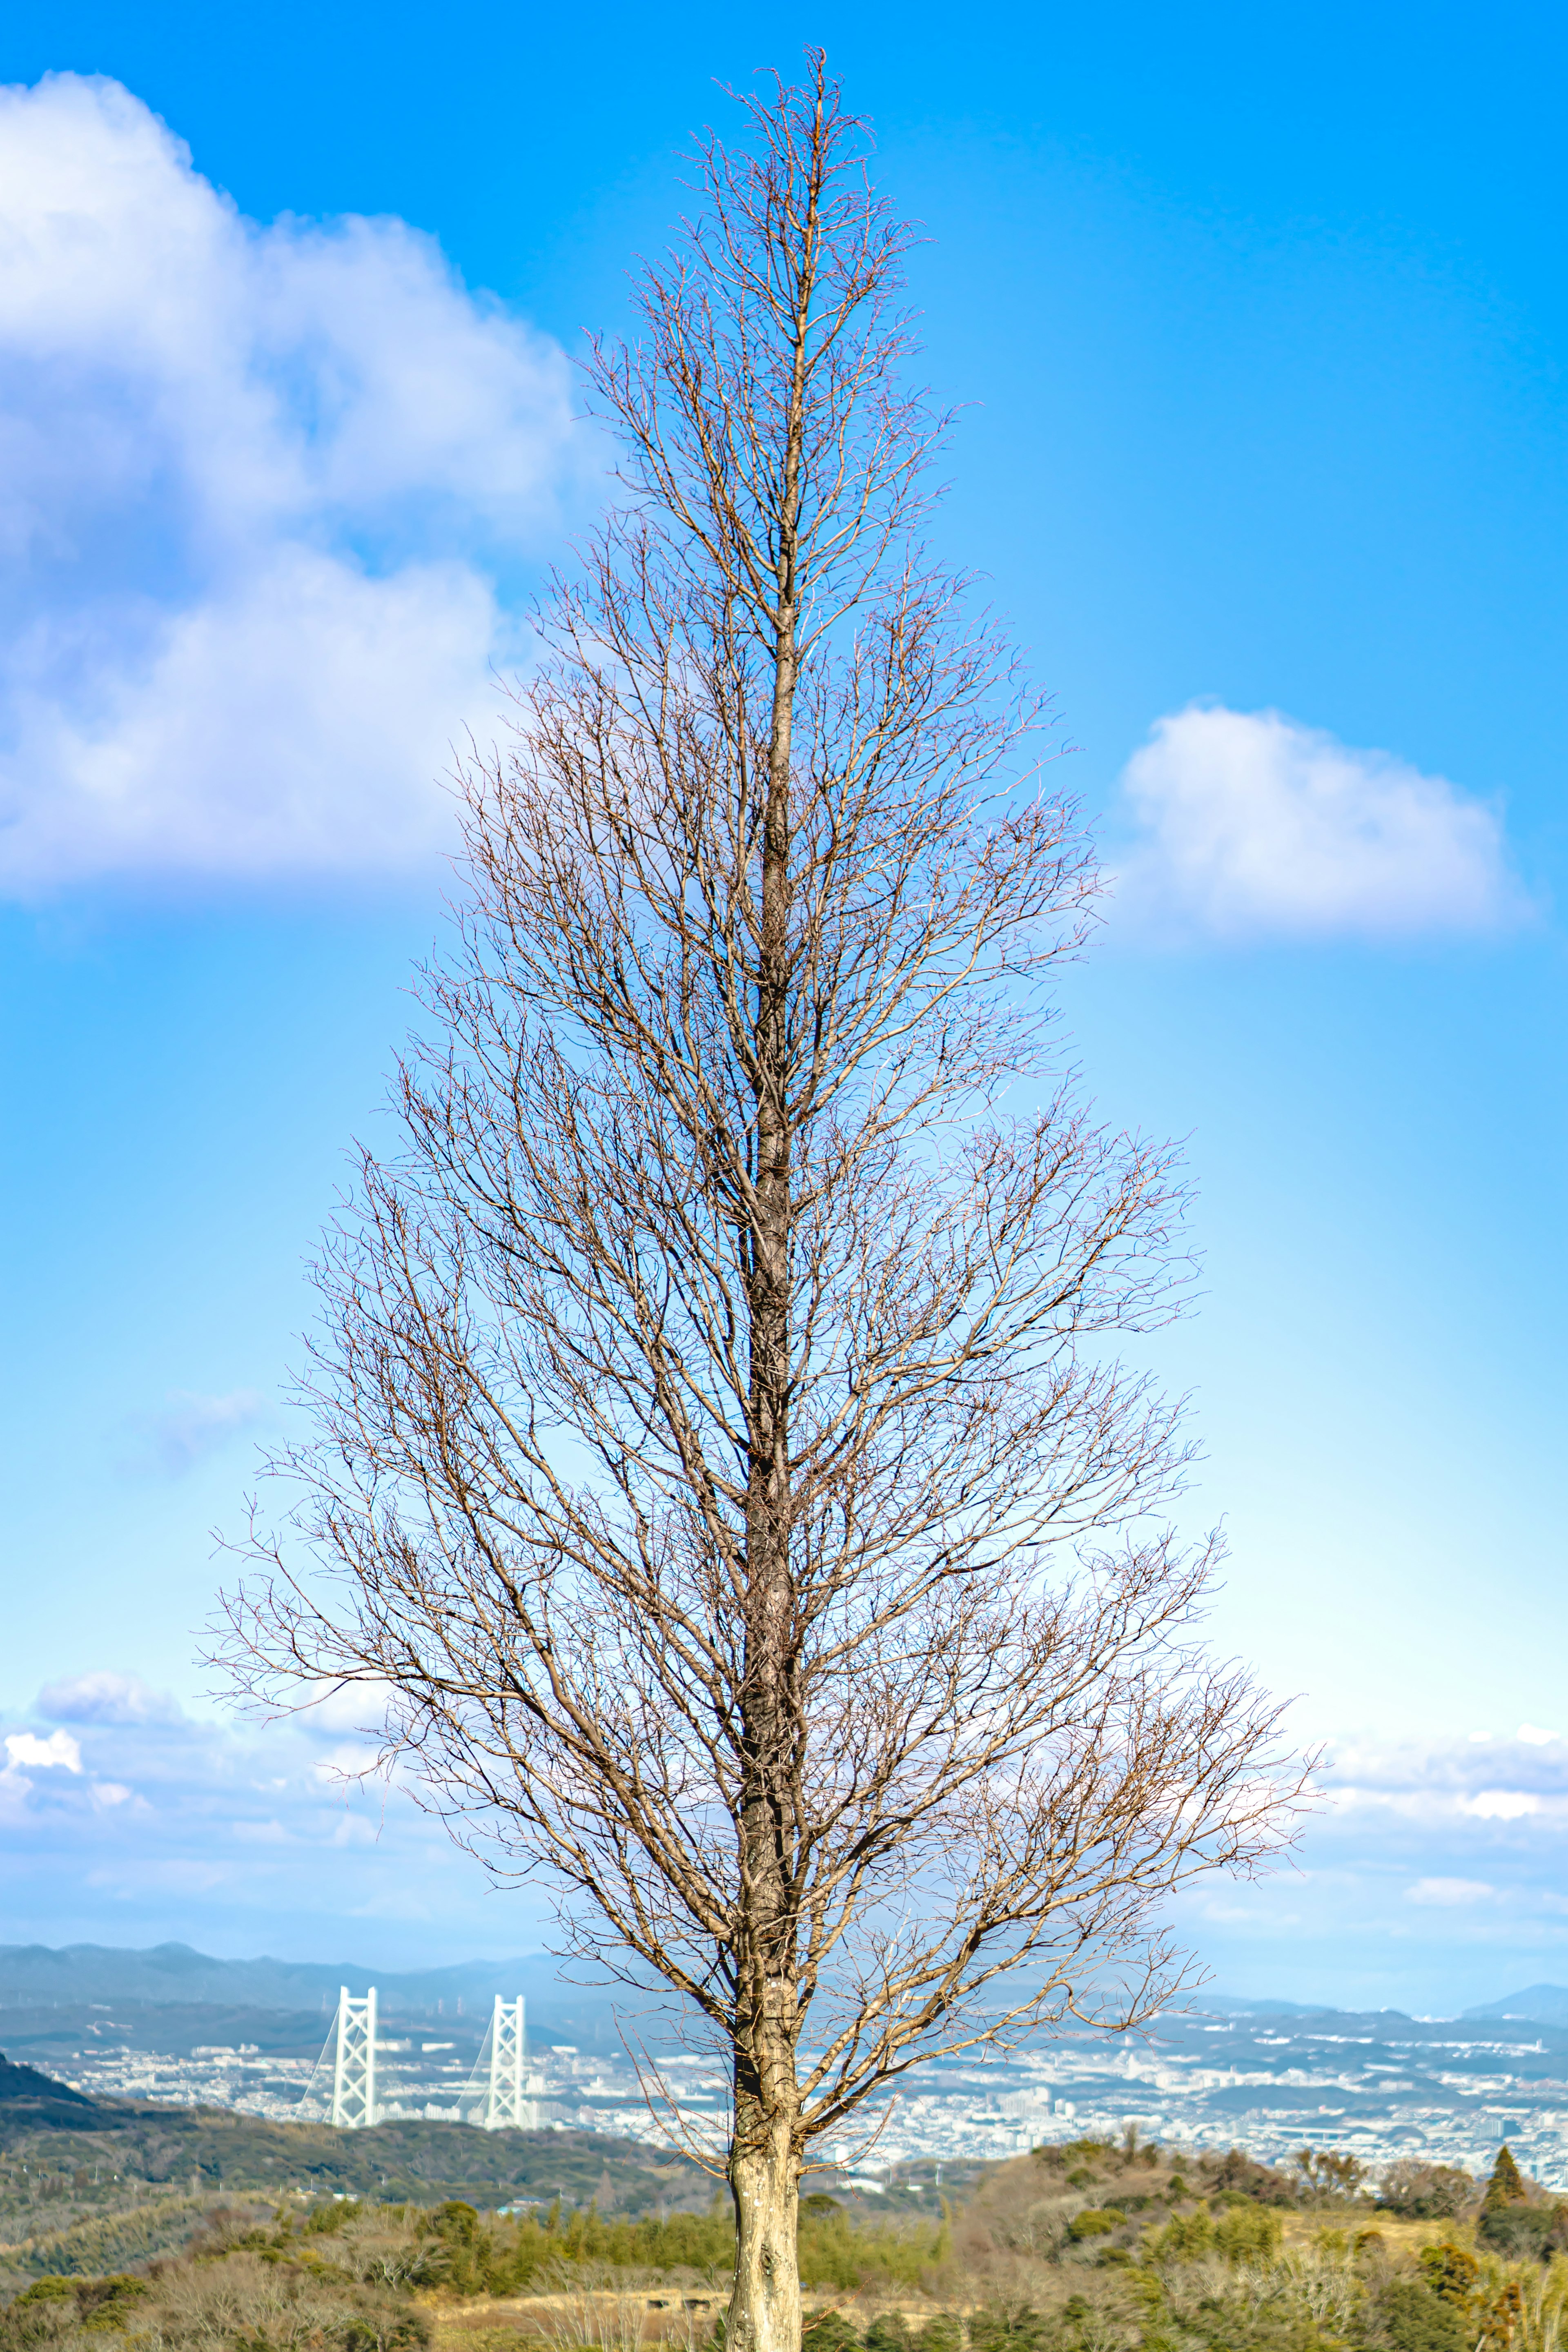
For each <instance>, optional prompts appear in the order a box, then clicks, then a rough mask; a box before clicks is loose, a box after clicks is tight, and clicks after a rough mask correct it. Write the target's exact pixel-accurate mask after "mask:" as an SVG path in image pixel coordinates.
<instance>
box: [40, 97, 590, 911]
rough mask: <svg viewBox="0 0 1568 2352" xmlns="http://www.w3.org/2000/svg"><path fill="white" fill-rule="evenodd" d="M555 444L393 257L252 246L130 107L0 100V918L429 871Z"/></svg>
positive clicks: (553, 382)
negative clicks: (1, 484) (332, 877)
mask: <svg viewBox="0 0 1568 2352" xmlns="http://www.w3.org/2000/svg"><path fill="white" fill-rule="evenodd" d="M570 432H571V425H570V415H569V401H568V397H567V377H566V370H565V364H564V361H563V355H562V353H561V352H560V351H559V350H558V349H557V348H556V347H555V346H554V345H553V344H552V343H550V342H549V341H546V340H545V339H543V338H541V337H538V336H534V335H531V334H530V333H529V332H528V331H526V330H525V329H524V328H523V327H521V325H520V324H519V323H518V322H517V321H516V320H512V319H510V318H509V317H508V316H507V315H506V314H505V313H504V312H503V311H502V310H500V307H499V306H498V305H496V304H494V303H492V302H489V301H487V300H485V299H480V298H476V297H474V296H471V295H470V294H468V292H467V290H466V289H464V288H463V287H462V286H461V285H460V284H459V283H458V281H457V280H456V278H454V276H453V274H452V272H451V271H450V269H449V268H447V264H446V262H445V261H444V259H443V257H442V256H441V254H440V252H439V250H438V248H437V247H436V245H435V244H434V243H433V242H432V241H431V240H430V239H429V238H427V237H426V236H421V235H420V234H418V233H417V232H416V231H415V230H413V229H411V228H409V227H408V226H406V225H405V223H403V222H401V221H397V220H376V221H366V220H352V219H351V220H346V221H342V222H337V223H333V224H331V225H329V226H317V225H313V224H310V223H308V222H300V221H296V220H291V219H287V218H286V219H283V220H280V221H279V222H278V223H276V224H275V225H273V226H270V227H258V226H256V225H254V224H253V223H250V222H247V221H246V220H245V219H243V218H242V217H241V215H239V214H238V212H237V210H236V209H235V207H234V205H232V204H231V203H230V202H229V200H228V199H227V198H226V197H225V196H223V195H222V194H219V193H218V192H217V191H216V190H215V189H214V188H213V187H212V186H211V185H210V184H208V183H207V182H206V181H205V180H204V179H202V178H201V177H200V176H199V175H198V174H197V173H196V172H195V170H194V169H193V168H192V165H191V161H190V157H189V155H188V152H187V151H186V150H185V149H184V146H183V145H182V144H181V143H180V142H179V141H178V140H176V139H175V138H174V137H173V136H172V134H171V133H170V132H169V131H167V130H166V129H165V128H164V126H163V124H162V123H160V122H159V121H157V120H156V118H155V117H154V116H153V115H152V114H151V113H150V112H149V111H148V110H147V109H146V108H145V107H144V106H143V105H142V104H141V102H140V101H139V100H137V99H135V98H134V97H132V95H131V94H130V92H128V91H127V90H125V89H121V87H120V86H119V85H118V84H117V83H114V82H109V81H98V80H86V79H80V78H79V77H77V76H74V75H69V74H62V75H52V76H50V77H48V78H47V79H45V80H44V81H43V82H41V83H40V84H39V85H38V86H37V89H31V90H26V89H7V90H0V465H4V467H5V475H6V478H7V480H8V481H9V482H10V483H11V484H12V485H13V486H22V487H21V490H20V495H16V494H15V488H14V495H13V498H12V500H11V503H10V505H9V507H8V509H7V510H6V511H5V515H4V516H3V517H0V555H3V556H4V559H5V567H4V568H5V573H6V574H7V575H8V577H9V579H10V580H11V582H12V583H13V585H12V587H11V588H10V589H8V590H5V591H0V637H4V639H5V650H4V652H0V888H3V889H5V890H6V891H8V892H9V893H10V894H12V895H23V896H26V895H30V894H37V893H38V892H40V891H43V890H47V889H48V888H49V887H54V886H58V884H60V883H62V882H69V881H72V880H79V879H82V878H88V877H97V876H110V875H135V874H150V873H159V874H170V873H187V874H200V875H215V876H234V877H253V876H261V875H268V874H280V873H315V874H321V873H332V872H341V871H364V870H371V871H375V870H381V871H385V870H392V869H396V868H400V867H406V866H409V865H410V864H412V863H413V862H415V861H416V860H419V859H423V858H427V857H428V856H429V855H430V854H431V851H432V849H433V847H434V846H435V845H437V844H439V843H440V842H442V841H443V840H444V839H445V838H446V837H447V824H448V811H447V803H446V800H445V798H444V795H443V793H442V792H441V791H440V789H439V785H438V782H437V778H438V776H439V774H440V772H441V771H442V770H443V769H444V768H445V767H446V766H447V758H448V753H447V747H448V745H449V743H450V742H451V740H452V739H453V738H454V737H455V736H457V735H458V734H459V733H460V731H461V730H462V728H463V725H464V723H465V722H466V721H468V720H478V721H479V723H480V724H482V723H483V722H484V719H485V718H486V716H487V713H488V711H489V708H490V707H491V697H492V688H491V682H490V666H491V664H492V662H493V661H494V660H495V659H497V658H504V657H505V656H506V655H507V653H508V651H509V648H510V643H511V639H510V632H509V628H508V625H507V624H506V622H505V620H504V617H503V615H502V614H501V611H500V605H499V604H498V601H497V596H496V593H495V590H494V588H493V585H492V583H491V580H490V577H489V570H490V569H493V568H494V567H495V566H496V565H497V564H500V563H507V562H514V561H515V560H516V558H517V555H518V553H519V551H520V550H521V549H524V548H526V547H527V546H528V545H530V544H531V543H536V542H537V540H538V537H539V534H540V531H541V530H542V528H545V527H547V526H549V525H550V524H551V523H552V517H553V499H554V495H555V491H556V489H557V488H558V486H559V485H560V483H561V481H562V479H563V474H564V470H565V466H566V460H567V447H568V440H569V436H570ZM7 603H8V604H9V605H10V609H9V611H7V610H6V609H5V606H6V604H7Z"/></svg>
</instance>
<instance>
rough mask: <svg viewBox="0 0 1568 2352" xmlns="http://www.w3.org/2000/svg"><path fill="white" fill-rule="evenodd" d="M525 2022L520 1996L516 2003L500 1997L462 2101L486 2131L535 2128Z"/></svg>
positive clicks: (491, 2016)
mask: <svg viewBox="0 0 1568 2352" xmlns="http://www.w3.org/2000/svg"><path fill="white" fill-rule="evenodd" d="M523 2018H524V2009H523V2000H522V1996H521V1993H520V1994H519V1995H518V1998H517V1999H516V2000H502V1998H501V1996H500V1993H499V1992H498V1993H497V1995H496V1997H495V2006H494V2007H493V2009H492V2010H491V2011H490V2021H489V2029H488V2031H487V2032H486V2034H485V2039H484V2046H483V2048H482V2049H481V2050H480V2052H479V2063H478V2064H477V2065H476V2066H475V2068H474V2071H473V2073H472V2074H470V2075H469V2077H468V2090H467V2092H466V2094H465V2095H464V2100H463V2105H464V2109H465V2110H466V2112H467V2113H468V2115H469V2116H471V2117H472V2119H473V2121H474V2122H475V2123H477V2124H479V2126H480V2127H481V2128H482V2129H483V2130H485V2131H529V2130H531V2129H532V2127H533V2121H534V2115H533V2102H532V2100H531V2099H530V2098H529V2097H527V2096H526V2092H527V2088H528V2084H527V2081H526V2078H525V2076H524V2074H523V2064H524V2060H525V2056H526V2052H527V2035H526V2033H525V2032H524V2025H523Z"/></svg>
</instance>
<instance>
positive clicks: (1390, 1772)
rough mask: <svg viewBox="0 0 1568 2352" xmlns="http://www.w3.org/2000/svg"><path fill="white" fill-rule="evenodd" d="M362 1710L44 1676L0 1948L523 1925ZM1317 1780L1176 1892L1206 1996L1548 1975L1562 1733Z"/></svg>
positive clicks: (1555, 1917) (3, 1735) (1392, 1761)
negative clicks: (1234, 1872) (397, 1779)
mask: <svg viewBox="0 0 1568 2352" xmlns="http://www.w3.org/2000/svg"><path fill="white" fill-rule="evenodd" d="M362 1713H363V1698H361V1699H359V1700H357V1701H356V1699H355V1698H354V1696H353V1694H344V1695H342V1696H341V1697H339V1698H338V1699H336V1700H333V1701H331V1703H329V1704H327V1705H325V1706H321V1707H320V1708H318V1709H316V1710H314V1711H312V1712H311V1713H310V1714H308V1715H304V1716H300V1717H292V1718H290V1719H289V1720H287V1721H285V1722H282V1723H279V1724H274V1725H271V1726H267V1727H255V1726H249V1725H241V1724H237V1723H235V1722H233V1721H231V1720H228V1719H226V1718H222V1717H195V1716H193V1715H191V1714H189V1713H187V1712H186V1711H185V1710H184V1709H183V1708H182V1707H180V1706H178V1705H177V1704H176V1703H175V1702H174V1700H173V1699H172V1698H171V1697H169V1696H167V1695H166V1694H164V1693H161V1692H158V1691H155V1690H153V1689H151V1688H149V1686H148V1685H145V1684H144V1683H142V1681H141V1680H140V1679H139V1678H138V1677H137V1676H135V1675H131V1674H127V1673H124V1672H121V1671H119V1670H115V1669H109V1668H101V1667H100V1668H92V1669H89V1670H84V1671H80V1672H78V1673H74V1674H69V1675H62V1676H60V1677H59V1678H58V1679H57V1680H56V1681H54V1682H52V1683H50V1684H49V1685H47V1687H46V1688H45V1689H44V1690H43V1691H41V1692H40V1693H39V1694H38V1697H37V1701H36V1703H35V1706H33V1708H32V1709H31V1710H30V1711H29V1713H28V1715H27V1717H26V1719H23V1720H19V1721H14V1722H12V1723H10V1724H7V1725H5V1727H3V1728H0V1753H3V1755H4V1758H5V1769H3V1770H0V1863H3V1865H4V1867H5V1873H6V1879H7V1885H8V1887H9V1888H10V1890H11V1898H12V1899H11V1905H10V1913H11V1918H12V1923H13V1924H12V1926H11V1927H10V1928H9V1929H8V1931H7V1932H8V1934H9V1936H10V1937H11V1939H12V1940H13V1941H32V1940H37V1941H38V1942H42V1943H47V1944H50V1945H56V1946H58V1945H60V1944H65V1943H70V1942H77V1941H82V1942H96V1943H105V1944H149V1945H151V1944H155V1943H161V1942H165V1941H168V1940H179V1941H183V1942H186V1943H190V1944H193V1945H195V1947H197V1948H199V1949H204V1950H223V1951H228V1952H240V1951H246V1950H251V1951H260V1950H264V1949H266V1950H274V1951H278V1950H279V1948H281V1956H282V1957H284V1958H321V1957H322V1956H323V1955H324V1954H326V1953H327V1952H329V1951H331V1950H335V1949H337V1948H339V1947H340V1946H345V1939H347V1940H348V1941H352V1942H353V1943H354V1944H355V1946H356V1948H363V1951H362V1957H364V1958H374V1959H375V1960H376V1961H377V1963H378V1964H379V1965H381V1966H385V1967H391V1966H402V1965H409V1966H429V1965H436V1964H437V1963H440V1962H444V1961H447V1960H450V1959H453V1958H463V1957H467V1956H468V1954H469V1953H470V1952H483V1951H496V1952H500V1950H502V1949H503V1948H504V1949H505V1950H507V1951H512V1950H521V1949H524V1948H531V1946H532V1944H533V1943H537V1942H538V1941H539V1940H540V1939H541V1937H544V1938H546V1939H547V1938H548V1936H549V1933H550V1928H549V1918H550V1912H549V1907H548V1904H547V1902H546V1901H545V1899H544V1898H543V1896H542V1894H539V1893H530V1892H528V1891H527V1890H517V1891H513V1892H508V1891H501V1892H499V1893H498V1892H496V1891H494V1890H493V1889H491V1888H490V1887H489V1885H488V1882H487V1881H486V1879H485V1876H484V1874H483V1873H482V1871H481V1870H480V1869H479V1865H478V1864H476V1863H474V1862H473V1861H472V1860H470V1859H469V1858H468V1857H467V1856H465V1855H463V1854H462V1853H458V1850H457V1849H456V1848H455V1847H454V1846H453V1845H452V1843H451V1842H450V1840H449V1839H448V1838H447V1834H446V1832H444V1830H443V1829H442V1828H441V1826H440V1824H439V1823H438V1822H436V1821H434V1820H432V1819H431V1817H430V1816H429V1815H427V1814H426V1813H423V1812H421V1811H419V1810H418V1808H417V1807H416V1805H415V1804H414V1803H413V1801H411V1799H410V1798H409V1797H408V1796H407V1795H406V1794H405V1792H403V1791H402V1790H398V1789H397V1788H395V1787H392V1788H387V1787H386V1786H384V1784H382V1783H378V1782H354V1781H350V1782H348V1783H347V1784H345V1783H344V1781H343V1780H342V1778H341V1775H342V1774H343V1773H345V1772H348V1773H352V1772H353V1771H354V1770H356V1769H359V1768H360V1767H361V1766H362V1765H363V1763H364V1762H366V1761H367V1760H368V1757H369V1752H370V1751H369V1749H368V1748H367V1746H366V1743H365V1740H364V1739H363V1737H362V1736H361V1735H360V1733H359V1732H358V1731H357V1729H356V1725H357V1724H358V1721H359V1718H360V1715H361V1714H362ZM1323 1790H1324V1796H1325V1803H1324V1805H1323V1808H1322V1810H1321V1812H1320V1813H1319V1814H1318V1815H1317V1816H1315V1817H1314V1818H1313V1819H1312V1820H1310V1822H1309V1823H1308V1825H1307V1828H1306V1832H1305V1835H1304V1837H1303V1839H1302V1842H1301V1844H1300V1851H1299V1853H1298V1854H1297V1855H1296V1857H1295V1860H1294V1864H1291V1865H1288V1866H1287V1867H1285V1868H1283V1869H1281V1870H1279V1871H1276V1872H1275V1873H1273V1874H1269V1875H1267V1876H1265V1877H1263V1878H1261V1879H1259V1880H1258V1881H1255V1882H1252V1883H1244V1884H1233V1883H1230V1882H1225V1881H1219V1880H1215V1881H1213V1882H1210V1883H1208V1884H1207V1885H1204V1886H1203V1887H1201V1888H1199V1889H1198V1890H1196V1891H1195V1892H1194V1895H1192V1896H1191V1897H1190V1898H1189V1899H1188V1900H1187V1901H1185V1902H1184V1904H1183V1905H1182V1906H1181V1907H1180V1909H1179V1911H1178V1914H1177V1918H1176V1925H1177V1927H1178V1930H1179V1932H1180V1933H1181V1935H1182V1936H1183V1937H1184V1939H1185V1940H1186V1941H1187V1942H1188V1943H1189V1944H1190V1946H1191V1947H1192V1948H1194V1949H1195V1950H1196V1952H1197V1953H1198V1955H1199V1957H1200V1959H1202V1960H1203V1961H1204V1962H1205V1964H1206V1965H1207V1967H1208V1968H1209V1969H1211V1970H1212V1972H1213V1977H1214V1979H1215V1981H1216V1983H1217V1986H1218V1987H1219V1988H1220V1989H1222V1990H1225V1991H1226V1992H1230V1993H1236V1994H1247V1995H1253V1996H1256V1997H1260V1998H1261V1997H1267V1996H1269V1995H1275V1996H1278V1997H1279V1998H1283V1999H1289V2000H1322V2001H1324V2002H1325V2003H1327V2004H1328V2005H1330V2006H1335V2007H1342V2008H1356V2007H1373V2008H1375V2007H1383V2006H1392V2007H1395V2008H1401V2009H1412V2010H1416V2011H1438V2012H1442V2013H1453V2012H1454V2011H1458V2009H1460V2008H1463V2007H1465V2006H1468V2005H1469V2004H1471V2003H1474V2002H1480V2001H1486V2000H1495V1999H1500V1998H1502V1997H1504V1996H1506V1995H1507V1994H1509V1993H1510V1992H1511V1991H1513V1990H1516V1989H1517V1988H1518V1987H1520V1986H1522V1985H1526V1984H1529V1983H1531V1982H1535V1981H1541V1980H1543V1979H1544V1980H1553V1979H1555V1980H1556V1981H1559V1982H1568V1895H1563V1893H1562V1892H1561V1891H1560V1890H1561V1888H1562V1886H1563V1884H1564V1867H1563V1865H1564V1862H1565V1860H1568V1737H1564V1736H1563V1735H1561V1734H1559V1733H1558V1732H1556V1731H1555V1730H1545V1729H1542V1728H1540V1727H1535V1726H1531V1725H1528V1724H1526V1725H1522V1726H1521V1727H1520V1728H1519V1730H1518V1731H1516V1732H1514V1733H1511V1734H1509V1735H1507V1736H1498V1737H1493V1736H1491V1735H1490V1734H1480V1733H1478V1734H1473V1735H1472V1734H1464V1733H1461V1734H1455V1735H1451V1736H1449V1735H1446V1736H1444V1737H1442V1738H1437V1739H1435V1740H1432V1741H1429V1742H1426V1743H1422V1742H1416V1741H1405V1742H1400V1743H1392V1744H1391V1743H1387V1742H1382V1741H1378V1740H1376V1739H1373V1738H1348V1739H1344V1740H1341V1741H1339V1742H1337V1743H1335V1745H1334V1747H1333V1748H1332V1749H1331V1754H1330V1757H1329V1759H1328V1762H1327V1765H1326V1767H1325V1770H1324V1775H1323ZM373 1944H374V1947H375V1949H374V1952H372V1951H371V1950H370V1949H369V1947H370V1946H371V1945H373ZM345 1948H346V1947H345Z"/></svg>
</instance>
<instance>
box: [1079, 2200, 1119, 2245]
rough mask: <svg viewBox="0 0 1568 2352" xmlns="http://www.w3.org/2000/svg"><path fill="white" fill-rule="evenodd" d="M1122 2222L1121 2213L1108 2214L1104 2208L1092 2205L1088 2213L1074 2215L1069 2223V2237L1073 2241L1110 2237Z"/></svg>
mask: <svg viewBox="0 0 1568 2352" xmlns="http://www.w3.org/2000/svg"><path fill="white" fill-rule="evenodd" d="M1120 2222H1121V2214H1120V2213H1108V2212H1106V2211H1105V2210H1103V2208H1101V2207H1098V2206H1094V2205H1091V2206H1089V2209H1088V2210H1087V2211H1086V2212H1083V2213H1075V2214H1074V2215H1073V2218H1072V2220H1071V2221H1069V2222H1068V2237H1069V2238H1073V2239H1082V2238H1104V2237H1108V2236H1109V2235H1110V2231H1112V2230H1114V2229H1116V2228H1117V2227H1118V2226H1119V2224H1120Z"/></svg>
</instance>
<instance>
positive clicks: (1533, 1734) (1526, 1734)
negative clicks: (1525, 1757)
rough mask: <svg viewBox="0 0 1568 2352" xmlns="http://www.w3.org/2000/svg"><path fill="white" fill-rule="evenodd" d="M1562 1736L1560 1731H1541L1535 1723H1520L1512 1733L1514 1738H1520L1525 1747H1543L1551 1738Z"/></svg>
mask: <svg viewBox="0 0 1568 2352" xmlns="http://www.w3.org/2000/svg"><path fill="white" fill-rule="evenodd" d="M1562 1737H1563V1734H1562V1733H1561V1732H1560V1731H1542V1728H1541V1727H1540V1725H1539V1724H1535V1723H1521V1725H1520V1727H1519V1729H1518V1730H1517V1731H1516V1732H1515V1733H1514V1738H1516V1739H1522V1740H1523V1741H1524V1743H1525V1745H1526V1747H1527V1748H1545V1747H1548V1746H1549V1745H1550V1744H1551V1742H1552V1740H1554V1739H1561V1738H1562Z"/></svg>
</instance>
